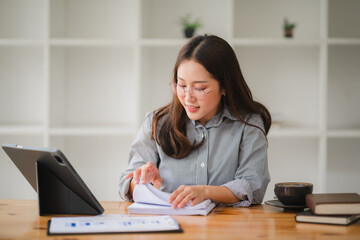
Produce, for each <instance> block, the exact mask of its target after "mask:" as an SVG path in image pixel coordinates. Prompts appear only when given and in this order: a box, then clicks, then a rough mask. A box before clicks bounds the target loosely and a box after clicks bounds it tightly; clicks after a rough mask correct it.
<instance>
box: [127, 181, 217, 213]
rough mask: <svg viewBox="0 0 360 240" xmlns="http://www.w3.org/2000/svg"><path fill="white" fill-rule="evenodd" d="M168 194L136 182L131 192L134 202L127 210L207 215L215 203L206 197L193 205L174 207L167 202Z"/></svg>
mask: <svg viewBox="0 0 360 240" xmlns="http://www.w3.org/2000/svg"><path fill="white" fill-rule="evenodd" d="M170 195H171V193H166V192H163V191H160V190H159V189H157V188H155V187H154V186H152V185H151V184H150V183H146V184H136V185H135V188H134V192H133V198H134V201H135V203H133V204H132V205H130V206H129V207H128V211H129V213H133V214H166V215H207V214H208V213H209V212H210V211H211V210H212V209H213V208H214V207H215V203H213V202H211V200H210V199H207V200H205V201H203V202H201V203H199V204H197V205H195V206H190V205H186V206H185V207H183V208H176V209H174V208H172V207H171V204H170V203H168V200H169V197H170Z"/></svg>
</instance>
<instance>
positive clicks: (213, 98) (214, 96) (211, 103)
mask: <svg viewBox="0 0 360 240" xmlns="http://www.w3.org/2000/svg"><path fill="white" fill-rule="evenodd" d="M177 84H178V85H177V89H176V91H177V96H178V98H179V101H180V102H181V104H182V105H183V107H184V108H185V110H186V114H187V115H188V117H189V118H190V119H191V120H198V121H199V122H200V123H201V124H202V125H203V126H204V125H205V124H206V123H207V122H208V121H209V120H210V119H211V118H212V117H213V116H214V115H216V114H217V112H218V111H219V108H220V101H221V96H222V95H223V94H224V93H225V91H224V90H222V89H220V86H219V82H218V81H216V80H215V79H214V78H213V77H212V75H211V74H210V73H209V72H208V71H207V70H206V69H205V67H204V66H203V65H201V64H200V63H197V62H195V61H194V60H184V61H183V62H182V63H181V64H180V65H179V67H178V69H177ZM184 89H185V94H184ZM189 89H190V90H189Z"/></svg>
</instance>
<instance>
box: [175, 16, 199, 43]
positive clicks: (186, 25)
mask: <svg viewBox="0 0 360 240" xmlns="http://www.w3.org/2000/svg"><path fill="white" fill-rule="evenodd" d="M180 23H181V25H182V26H183V30H184V35H185V37H186V38H191V37H192V36H194V33H195V30H196V29H197V28H199V27H201V26H202V25H201V22H200V19H199V18H195V19H192V16H191V14H190V13H188V14H186V15H185V16H184V17H181V18H180Z"/></svg>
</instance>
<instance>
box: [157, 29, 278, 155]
mask: <svg viewBox="0 0 360 240" xmlns="http://www.w3.org/2000/svg"><path fill="white" fill-rule="evenodd" d="M184 60H194V61H196V62H198V63H200V64H201V65H203V66H204V67H205V69H206V70H207V71H208V72H209V73H210V74H211V75H212V76H213V77H214V79H216V80H217V81H218V82H219V85H220V89H225V92H226V95H225V96H223V97H222V101H223V102H222V104H223V105H226V106H227V107H228V109H229V111H230V113H231V114H232V115H233V116H235V117H236V118H237V119H238V120H239V121H240V122H243V123H245V124H247V125H250V126H253V127H257V128H259V129H260V130H261V131H262V132H263V133H264V135H267V133H268V132H269V129H270V126H271V116H270V113H269V111H268V110H267V109H266V107H265V106H264V105H262V104H261V103H259V102H256V101H254V100H253V97H252V94H251V91H250V88H249V87H248V85H247V84H246V82H245V79H244V77H243V75H242V72H241V70H240V65H239V62H238V60H237V58H236V54H235V52H234V50H233V49H232V47H231V46H230V45H229V44H228V43H227V42H226V41H225V40H223V39H222V38H220V37H217V36H214V35H204V36H197V37H194V38H192V39H190V41H189V42H188V43H186V44H185V45H184V46H183V47H182V49H181V50H180V52H179V55H178V57H177V60H176V63H175V66H174V75H173V79H172V82H175V83H176V82H177V70H178V67H179V65H180V64H181V63H182V62H183V61H184ZM249 113H255V114H260V116H261V118H262V120H263V123H264V130H263V129H262V128H260V127H259V126H256V125H253V124H250V123H247V122H246V121H245V120H244V117H245V115H244V114H249ZM162 118H164V119H163V120H162V124H161V126H160V124H159V121H160V119H162ZM187 119H188V117H187V115H186V112H185V109H184V108H183V106H182V105H181V103H180V101H179V99H178V98H177V96H176V95H173V99H172V101H171V102H170V103H169V104H168V105H166V106H164V107H161V108H159V109H157V110H156V111H154V117H153V122H152V138H153V139H154V140H155V141H156V142H157V143H158V144H159V145H160V146H161V148H162V150H163V151H164V153H166V154H167V155H168V156H170V157H173V158H177V159H180V158H184V157H186V156H187V155H189V154H190V152H191V150H193V149H196V148H197V147H199V146H200V145H201V144H202V143H203V141H202V142H200V143H196V142H194V143H191V142H190V141H189V139H188V138H187V137H186V123H187Z"/></svg>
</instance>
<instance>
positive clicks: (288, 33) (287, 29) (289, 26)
mask: <svg viewBox="0 0 360 240" xmlns="http://www.w3.org/2000/svg"><path fill="white" fill-rule="evenodd" d="M283 28H284V36H285V37H286V38H292V37H293V30H294V28H295V23H290V22H289V21H288V19H287V18H285V19H284V26H283Z"/></svg>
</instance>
